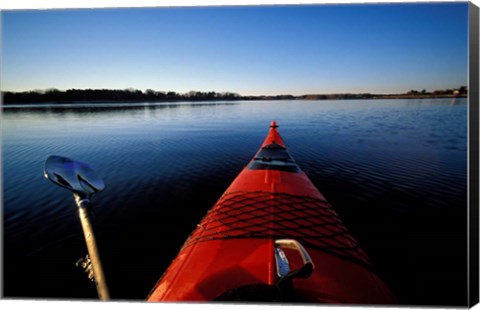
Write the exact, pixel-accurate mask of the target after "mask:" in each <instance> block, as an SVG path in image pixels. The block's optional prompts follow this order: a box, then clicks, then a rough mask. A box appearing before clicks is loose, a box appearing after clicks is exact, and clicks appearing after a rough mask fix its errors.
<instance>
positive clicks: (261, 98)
mask: <svg viewBox="0 0 480 310" xmlns="http://www.w3.org/2000/svg"><path fill="white" fill-rule="evenodd" d="M292 97H293V96H292ZM456 98H468V95H413V96H412V95H370V96H364V95H353V94H352V95H350V94H348V95H344V94H341V95H303V96H298V97H293V98H290V97H289V98H283V96H282V98H279V96H259V97H256V96H245V97H236V98H205V99H192V98H175V99H174V98H172V99H163V100H142V99H133V100H102V99H92V100H48V101H41V100H38V101H23V102H22V101H10V102H5V101H4V100H2V106H9V105H18V104H21V105H53V104H94V103H105V104H115V103H176V102H236V101H288V100H290V101H328V100H330V101H331V100H382V99H383V100H384V99H393V100H395V99H408V100H414V99H456Z"/></svg>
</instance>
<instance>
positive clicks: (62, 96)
mask: <svg viewBox="0 0 480 310" xmlns="http://www.w3.org/2000/svg"><path fill="white" fill-rule="evenodd" d="M467 94H468V90H467V87H466V86H462V87H459V88H457V89H446V90H435V91H432V92H427V91H426V90H425V89H424V90H421V91H417V90H411V91H409V92H407V93H404V94H388V95H385V94H370V93H361V94H350V93H343V94H310V95H301V96H293V95H274V96H241V95H239V94H237V93H232V92H218V93H217V92H214V91H210V92H201V91H190V92H188V93H184V94H180V93H177V92H174V91H168V92H164V91H155V90H152V89H147V90H145V91H141V90H138V89H132V88H129V89H124V90H118V89H69V90H66V91H61V90H58V89H54V88H52V89H47V90H45V91H39V90H36V91H25V92H8V91H7V92H2V95H3V103H5V104H12V103H42V102H162V101H216V100H338V99H383V98H442V97H466V96H467Z"/></svg>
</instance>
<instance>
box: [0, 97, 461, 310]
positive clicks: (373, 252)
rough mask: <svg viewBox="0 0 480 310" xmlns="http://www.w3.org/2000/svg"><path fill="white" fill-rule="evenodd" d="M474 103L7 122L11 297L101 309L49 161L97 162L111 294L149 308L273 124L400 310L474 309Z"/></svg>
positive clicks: (280, 106)
mask: <svg viewBox="0 0 480 310" xmlns="http://www.w3.org/2000/svg"><path fill="white" fill-rule="evenodd" d="M467 115H468V104H467V100H466V99H455V100H452V99H423V100H352V101H259V102H202V103H188V102H182V103H161V104H158V103H157V104H152V103H145V104H144V103H139V104H75V105H67V104H64V105H59V104H52V105H28V106H8V107H5V106H4V107H3V114H2V119H1V124H2V164H3V165H2V169H3V170H2V171H3V175H2V181H3V192H2V197H3V275H4V279H3V281H4V282H3V289H4V295H5V297H15V298H22V299H25V298H30V297H31V298H35V299H95V298H97V297H96V296H97V295H96V290H95V287H94V284H92V283H91V282H89V281H88V279H87V277H86V276H85V275H84V274H83V273H82V271H81V270H80V269H78V268H77V267H75V262H76V261H77V260H78V259H79V258H81V257H83V256H84V255H85V254H86V247H85V244H84V240H83V234H82V230H81V226H80V223H79V220H78V216H77V213H76V206H75V203H74V201H73V198H72V195H71V193H70V192H68V191H67V190H64V189H61V188H59V187H56V186H54V185H53V184H52V183H51V182H50V181H48V180H46V179H45V178H44V176H43V164H44V161H45V159H46V158H47V157H48V156H49V155H61V156H67V157H71V158H74V159H77V160H80V161H84V162H88V163H90V164H91V165H92V166H93V167H94V168H95V170H96V171H97V172H98V174H99V175H101V176H102V177H103V179H104V181H105V183H106V189H105V190H104V192H102V193H99V194H97V195H96V196H94V197H93V203H94V212H95V216H94V224H95V227H96V231H97V242H98V245H99V248H100V252H101V255H102V260H103V265H104V267H105V272H106V277H107V281H108V284H109V286H110V293H111V296H112V298H113V299H116V300H144V299H145V298H146V296H147V295H148V293H149V292H150V290H151V289H152V288H153V286H154V285H155V283H156V282H157V280H158V279H159V278H160V276H161V275H162V273H163V272H164V271H165V269H166V268H167V267H168V265H169V263H170V262H171V261H172V259H173V258H174V257H175V256H176V254H177V253H178V250H179V249H180V247H181V245H182V244H183V242H184V241H185V239H186V238H187V237H188V235H189V234H190V232H191V231H192V230H193V229H194V228H195V226H196V224H197V223H198V222H199V221H200V219H201V218H202V217H203V215H205V213H206V212H207V210H208V209H209V208H210V207H211V206H212V205H213V204H214V203H215V201H216V200H217V199H218V198H219V197H220V196H221V194H222V193H223V192H224V191H225V189H226V188H227V187H228V185H229V184H230V183H231V182H232V180H233V179H234V178H235V176H236V175H237V174H238V173H239V172H240V171H241V169H242V168H243V167H244V165H246V164H247V163H248V161H249V160H250V159H251V157H252V156H253V155H254V154H255V152H256V151H257V149H258V148H259V146H260V144H261V143H262V141H263V139H264V138H265V136H266V134H267V131H268V126H269V124H270V122H271V120H276V121H277V122H278V124H279V125H280V128H279V130H280V133H281V134H282V136H283V138H284V141H285V143H286V144H287V146H288V147H289V150H290V153H291V154H292V156H293V157H294V158H295V160H296V161H297V162H298V164H299V166H300V167H301V168H302V170H303V171H305V172H306V174H307V175H308V176H309V177H310V179H311V180H312V181H313V183H314V184H315V185H316V187H317V188H318V189H319V190H320V191H321V192H322V193H323V194H324V196H325V197H326V198H327V200H329V202H330V203H331V204H332V205H333V207H334V208H335V209H336V211H337V212H338V213H339V215H340V217H341V218H342V220H343V221H344V222H345V224H346V226H347V228H348V229H349V230H350V232H351V233H352V235H354V236H355V237H356V238H357V239H358V240H359V242H360V246H361V247H362V248H363V249H364V250H365V251H366V252H367V253H368V255H369V256H370V258H371V260H372V262H373V264H374V266H375V268H376V270H377V271H378V273H379V274H380V275H381V277H382V278H383V279H384V280H385V281H386V282H387V283H388V285H389V286H390V287H391V288H392V290H393V291H394V293H395V294H396V295H397V297H398V299H399V300H400V303H402V304H417V305H466V302H467V128H468V127H467Z"/></svg>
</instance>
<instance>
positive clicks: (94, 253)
mask: <svg viewBox="0 0 480 310" xmlns="http://www.w3.org/2000/svg"><path fill="white" fill-rule="evenodd" d="M75 201H76V202H77V206H78V215H79V217H80V222H81V223H82V229H83V235H84V237H85V243H86V244H87V250H88V255H89V256H90V261H91V263H92V269H93V275H94V278H95V284H96V286H97V292H98V296H99V297H100V299H101V300H109V299H110V294H109V292H108V287H107V281H106V280H105V275H104V273H103V267H102V263H101V261H100V255H99V253H98V248H97V242H96V241H95V235H94V233H93V227H92V224H91V223H90V219H89V216H88V206H89V204H90V200H88V199H81V198H80V197H79V196H78V195H75Z"/></svg>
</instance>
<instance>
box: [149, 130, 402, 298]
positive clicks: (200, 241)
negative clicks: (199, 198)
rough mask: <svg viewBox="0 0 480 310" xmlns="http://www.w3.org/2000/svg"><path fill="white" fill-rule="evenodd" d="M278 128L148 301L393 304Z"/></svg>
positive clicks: (272, 131)
mask: <svg viewBox="0 0 480 310" xmlns="http://www.w3.org/2000/svg"><path fill="white" fill-rule="evenodd" d="M277 127H278V126H277V125H276V123H275V122H272V124H271V125H270V131H269V133H268V135H267V138H266V139H265V141H264V142H263V144H262V146H261V147H260V150H259V151H258V152H257V154H256V155H255V156H254V157H253V159H252V160H251V161H250V163H249V164H248V165H247V166H246V167H245V168H244V169H243V170H242V172H241V173H240V174H239V175H238V176H237V178H236V179H235V180H234V181H233V183H232V184H231V185H230V187H228V188H227V190H226V191H225V193H224V194H223V196H222V197H221V198H220V199H219V200H218V202H217V203H216V204H215V205H214V206H213V208H212V209H211V210H210V211H208V213H207V214H206V215H205V217H204V218H203V219H202V221H201V222H200V224H198V225H197V228H196V229H195V230H194V231H193V233H192V234H191V235H190V236H189V238H188V239H187V241H186V242H185V244H184V245H183V247H182V248H181V250H180V252H179V254H178V256H177V257H176V258H175V260H174V261H173V262H172V264H171V265H170V267H169V268H168V269H167V271H166V272H165V273H164V275H163V276H162V278H161V279H160V281H159V282H158V283H157V284H156V285H155V287H154V289H153V290H152V292H151V293H150V295H149V296H148V299H147V300H148V301H214V300H220V301H227V300H230V301H265V302H273V301H282V302H304V303H350V304H354V303H359V304H392V303H396V299H395V297H394V296H393V295H392V293H391V291H390V290H389V289H388V287H387V286H386V285H385V283H384V282H383V281H382V280H381V279H380V278H379V277H378V276H377V275H376V274H375V272H374V271H373V269H372V266H371V264H370V261H369V258H368V256H367V255H366V254H365V253H364V251H363V250H362V249H361V248H359V246H358V243H357V241H356V240H355V239H354V238H353V237H352V236H351V235H350V233H349V232H348V230H347V229H346V228H345V226H344V225H343V223H342V221H341V220H340V218H339V216H338V215H337V213H336V212H335V211H334V209H333V208H332V207H331V206H330V204H329V203H328V202H327V201H326V200H325V197H323V195H322V194H321V193H320V192H319V191H318V190H317V189H316V188H315V186H314V185H313V184H312V182H311V181H310V180H309V178H308V177H307V175H306V174H305V173H303V172H302V171H301V170H300V168H299V166H298V165H297V164H296V162H295V161H294V159H293V158H292V157H291V155H290V154H289V153H288V151H287V148H286V146H285V143H284V142H283V139H282V137H281V136H280V134H279V133H278V130H277Z"/></svg>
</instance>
